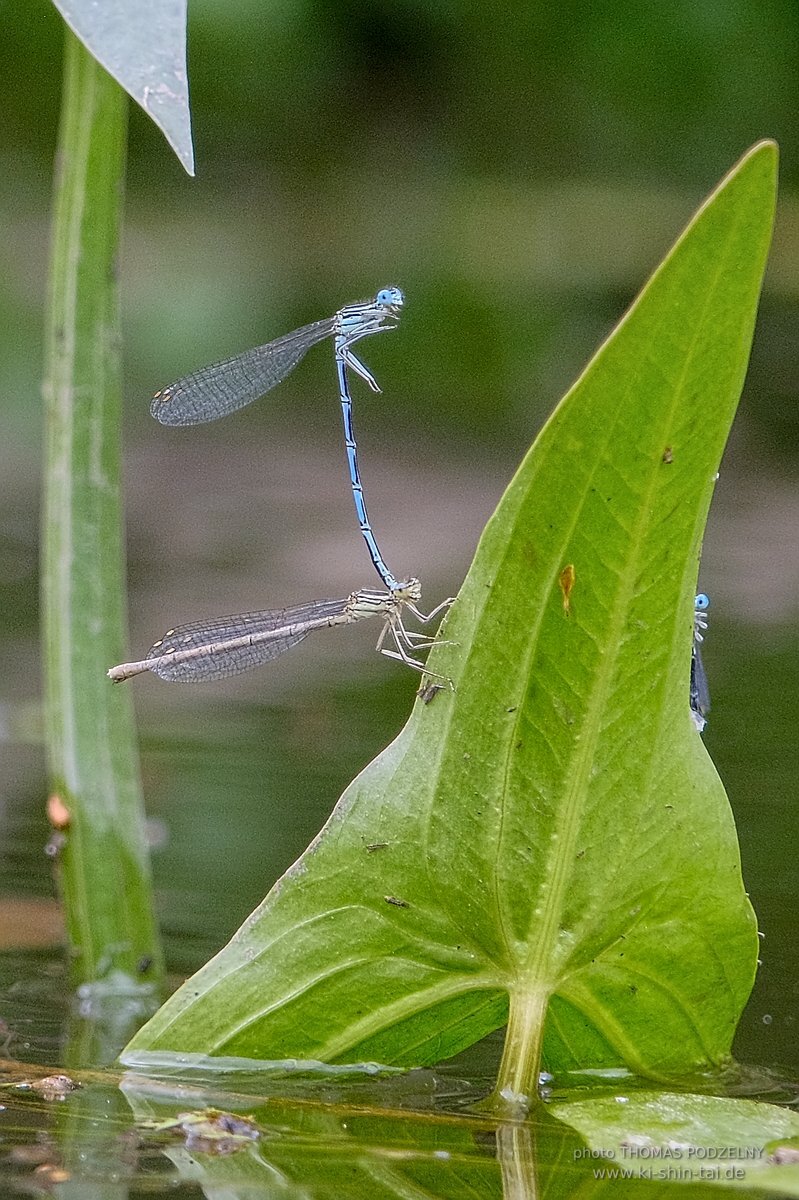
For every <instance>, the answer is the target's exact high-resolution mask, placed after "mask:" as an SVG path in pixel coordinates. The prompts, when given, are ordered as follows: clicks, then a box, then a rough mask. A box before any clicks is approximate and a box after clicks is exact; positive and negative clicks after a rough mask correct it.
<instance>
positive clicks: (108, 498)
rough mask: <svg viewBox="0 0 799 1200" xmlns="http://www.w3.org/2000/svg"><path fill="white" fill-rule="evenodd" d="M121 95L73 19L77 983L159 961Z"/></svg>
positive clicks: (67, 890) (52, 348)
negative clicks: (140, 669) (126, 443)
mask: <svg viewBox="0 0 799 1200" xmlns="http://www.w3.org/2000/svg"><path fill="white" fill-rule="evenodd" d="M126 125H127V101H126V98H125V95H124V93H123V92H122V90H121V89H120V88H119V87H118V86H117V84H116V83H114V82H113V80H112V79H111V78H110V77H109V76H108V75H107V74H106V72H105V71H104V70H103V69H102V67H100V66H99V65H98V64H97V62H96V61H95V60H94V59H93V58H92V57H91V56H90V55H89V54H88V52H87V51H86V50H85V49H84V48H83V46H82V45H81V43H80V42H79V41H78V40H77V38H75V37H74V36H73V34H72V33H71V32H69V31H68V30H67V31H66V46H65V69H64V94H63V108H62V114H61V124H60V129H59V137H58V152H57V159H56V164H57V165H56V181H55V194H54V215H53V228H52V245H51V258H50V286H49V297H48V311H47V319H46V320H47V339H46V342H47V350H46V353H47V364H46V375H45V385H44V394H45V408H46V417H45V424H46V434H45V465H44V501H43V513H42V520H43V527H42V556H43V563H42V609H43V622H44V633H43V643H44V680H45V694H46V714H47V718H46V725H47V748H48V758H49V772H50V783H51V790H52V793H53V794H54V796H55V797H57V799H58V800H59V801H60V802H61V804H62V805H63V806H65V808H66V810H67V814H68V816H67V828H66V841H65V845H64V848H63V852H62V855H61V859H60V886H61V891H62V896H63V900H64V905H65V910H66V920H67V927H68V934H69V939H70V943H71V948H72V952H73V958H74V976H75V978H76V980H77V981H79V982H93V983H100V982H104V983H105V984H106V985H107V986H109V987H114V986H121V987H129V986H130V985H138V984H149V985H151V984H152V983H154V982H156V981H158V980H159V979H160V977H161V973H162V959H161V951H160V946H159V941H158V932H157V927H156V924H155V917H154V911H153V898H152V884H151V879H150V870H149V862H148V854H147V848H146V843H145V837H144V812H143V805H142V798H141V785H140V780H139V767H138V757H137V750H136V739H135V728H134V721H133V711H132V707H131V700H130V695H129V693H127V692H126V691H125V690H124V689H122V688H118V689H117V688H114V687H113V685H112V684H111V683H110V681H109V680H108V679H107V678H106V670H107V668H108V666H109V665H110V664H111V663H114V662H117V661H118V660H119V658H120V655H121V654H122V650H123V642H124V640H125V629H126V610H125V593H124V554H123V546H122V510H121V500H120V481H119V476H120V414H121V354H120V332H119V303H118V293H117V282H116V275H117V249H118V243H119V229H120V221H121V213H122V197H123V189H124V168H125V150H126Z"/></svg>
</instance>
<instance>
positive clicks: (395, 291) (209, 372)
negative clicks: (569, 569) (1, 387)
mask: <svg viewBox="0 0 799 1200" xmlns="http://www.w3.org/2000/svg"><path fill="white" fill-rule="evenodd" d="M403 304H404V296H403V294H402V292H401V291H400V289H399V288H397V287H386V288H382V289H381V290H380V291H379V292H378V293H377V295H376V296H375V297H374V299H373V300H368V301H365V302H363V303H357V304H349V305H345V307H344V308H342V309H340V310H339V311H338V312H337V313H335V314H334V315H333V316H332V317H326V318H324V319H323V320H320V321H314V322H312V323H311V324H310V325H304V326H302V327H301V328H300V329H296V330H294V331H293V332H292V333H287V334H284V335H283V336H282V337H279V338H276V339H275V340H274V341H272V342H269V343H267V344H266V345H264V346H257V347H255V349H253V350H247V351H245V352H244V353H243V354H238V355H235V356H234V357H233V358H228V359H224V360H223V361H221V362H217V363H212V364H211V365H210V366H207V367H202V368H200V369H199V370H197V371H194V372H192V373H191V374H189V375H185V376H183V378H181V379H179V380H178V381H177V382H176V383H173V384H170V385H169V386H168V387H166V388H163V389H162V390H161V391H159V392H157V393H156V394H155V396H154V398H153V401H152V404H151V408H150V411H151V413H152V415H153V416H154V417H156V418H157V420H159V421H160V422H161V423H162V424H164V425H173V426H187V425H198V424H203V423H205V422H207V421H214V420H217V419H219V418H220V417H224V416H227V415H229V414H230V413H233V412H236V411H237V410H238V409H240V408H244V407H245V406H246V405H248V404H251V403H252V402H253V401H254V400H257V399H259V398H260V397H261V396H263V395H265V394H266V393H267V392H269V391H271V389H272V388H274V387H276V386H277V384H279V383H280V382H281V381H282V380H283V379H285V377H286V376H287V375H288V374H289V373H290V372H291V371H292V370H293V369H294V368H295V367H296V366H297V365H298V363H300V362H301V360H302V359H303V357H304V356H305V354H306V353H307V351H308V350H310V348H311V347H312V346H314V345H316V344H317V343H318V342H322V341H324V340H325V339H327V338H332V339H333V343H334V351H335V363H336V371H337V377H338V390H339V401H340V404H341V412H342V419H343V423H344V441H345V447H346V453H347V464H348V467H349V476H350V485H351V488H352V494H353V499H354V501H355V510H356V513H357V516H358V525H359V528H360V531H361V534H362V536H363V538H364V541H365V543H366V546H367V549H368V551H369V556H370V558H371V560H372V564H373V565H374V568H375V570H376V571H377V573H378V575H379V576H380V579H381V581H382V583H383V586H384V588H385V591H371V590H369V589H361V590H359V591H355V592H352V593H351V594H350V595H349V596H347V597H344V598H342V599H338V600H314V601H311V602H309V603H306V604H301V605H298V606H296V607H294V608H287V609H279V610H263V611H260V612H250V613H240V614H237V615H234V616H229V617H216V618H213V619H210V620H207V621H196V622H191V623H189V624H185V625H180V626H176V627H175V628H174V629H170V630H169V631H168V632H167V633H166V634H165V635H164V636H163V637H162V638H160V639H159V640H158V641H157V642H156V643H155V644H154V645H153V646H152V647H151V648H150V650H149V651H148V653H147V655H146V657H145V658H143V659H140V660H138V661H137V662H130V663H121V664H120V665H119V666H117V667H112V668H111V670H110V671H109V672H108V674H109V676H110V677H111V678H112V679H113V680H114V681H121V680H123V679H128V678H130V677H131V676H133V675H138V674H140V673H142V672H144V671H152V672H153V673H154V674H156V675H158V676H159V677H160V678H161V679H165V680H169V681H179V682H190V681H204V680H209V679H221V678H224V677H226V676H229V675H235V674H238V673H239V672H241V671H246V670H248V669H249V668H250V667H254V666H258V665H260V664H262V663H266V662H270V661H272V659H275V658H277V657H278V656H279V655H281V654H283V653H284V652H285V651H286V650H289V649H291V648H292V647H293V646H296V645H297V644H298V643H299V642H301V641H303V639H304V638H306V637H307V636H308V634H310V633H312V632H314V631H315V630H317V629H325V628H331V627H333V626H334V625H351V624H354V623H355V622H357V621H361V620H364V619H366V618H367V617H375V616H377V617H380V618H382V621H383V628H382V630H381V633H380V637H379V640H378V643H377V648H378V649H379V650H381V652H382V653H383V654H386V655H388V656H389V657H392V658H397V659H399V660H400V661H402V662H404V663H406V664H407V665H408V666H411V667H414V668H416V669H417V670H420V671H424V670H425V665H424V663H422V662H420V661H419V660H418V659H417V658H416V657H415V655H416V654H417V653H419V652H421V651H424V650H426V649H429V647H430V646H431V645H432V644H433V642H434V640H435V639H434V638H430V637H428V636H427V635H425V634H420V633H415V632H413V631H411V630H408V629H407V628H406V626H405V623H404V620H403V614H404V613H405V612H406V611H407V612H408V613H410V614H411V615H412V616H413V617H415V618H416V619H417V620H418V621H420V622H421V623H426V622H428V621H431V620H432V619H433V618H434V617H435V616H437V615H438V614H439V613H440V612H442V611H443V610H444V609H445V608H446V607H447V606H448V604H449V603H450V601H444V603H443V604H440V605H438V607H437V608H435V609H434V610H433V611H432V612H431V613H427V614H425V613H423V612H422V611H421V610H420V608H419V602H420V599H421V587H420V584H419V581H418V580H417V579H407V580H405V581H400V579H399V578H398V577H397V576H395V575H394V574H393V572H392V571H391V570H389V568H388V566H387V565H386V562H385V559H384V558H383V555H382V554H381V552H380V549H379V547H378V544H377V540H376V538H375V535H374V532H373V530H372V526H371V523H370V520H369V515H368V511H367V508H366V500H365V497H364V492H363V485H362V483H361V477H360V470H359V465H358V451H357V445H356V441H355V434H354V429H353V420H352V396H351V394H350V388H349V378H348V373H347V372H348V370H352V371H354V372H355V374H356V375H358V376H359V377H360V378H361V379H363V380H364V382H365V383H367V384H368V386H369V387H370V388H371V389H372V391H374V392H379V391H380V388H379V387H378V384H377V382H376V380H375V378H374V376H373V375H372V373H371V372H370V371H369V370H368V368H367V367H366V366H365V365H364V364H363V363H362V362H361V361H360V359H358V358H357V357H356V356H355V354H354V352H353V349H352V348H353V346H354V345H355V344H356V343H357V342H359V341H361V340H362V339H363V338H365V337H369V336H371V335H372V334H374V333H380V332H382V331H383V330H387V329H394V328H396V325H397V322H398V320H399V316H400V312H401V310H402V307H403ZM708 605H709V600H708V597H707V596H706V595H705V594H704V593H700V594H699V595H697V597H696V599H695V602H694V625H693V637H692V646H691V677H690V685H689V709H690V713H691V716H692V718H693V721H694V724H695V726H696V728H697V729H698V730H699V731H700V732H701V731H702V729H704V726H705V722H706V717H707V713H708V712H709V709H710V695H709V691H708V685H707V677H706V675H705V671H704V665H703V663H702V657H701V652H700V644H701V642H702V640H703V636H704V631H705V630H706V628H707V620H706V617H705V613H706V611H707V608H708ZM386 641H388V645H385V644H384V643H385V642H386ZM434 678H436V676H434Z"/></svg>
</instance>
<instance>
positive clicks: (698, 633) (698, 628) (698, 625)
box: [694, 592, 710, 642]
mask: <svg viewBox="0 0 799 1200" xmlns="http://www.w3.org/2000/svg"><path fill="white" fill-rule="evenodd" d="M709 608H710V597H709V596H706V595H705V593H704V592H700V593H699V595H698V596H697V597H696V599H695V600H694V637H695V638H696V640H697V641H698V642H701V641H703V637H702V634H703V633H704V631H705V630H706V629H707V617H706V615H705V614H706V613H707V610H708V609H709Z"/></svg>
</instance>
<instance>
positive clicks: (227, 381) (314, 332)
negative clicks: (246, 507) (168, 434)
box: [150, 317, 336, 425]
mask: <svg viewBox="0 0 799 1200" xmlns="http://www.w3.org/2000/svg"><path fill="white" fill-rule="evenodd" d="M335 321H336V318H335V317H325V318H324V319H323V320H321V321H314V322H312V323H311V324H310V325H303V327H302V328H301V329H295V330H294V332H293V333H287V334H284V335H283V337H279V338H276V339H275V340H274V341H273V342H268V343H267V344H266V345H265V346H256V347H255V349H254V350H245V351H244V353H243V354H236V355H234V357H233V358H225V359H222V361H221V362H215V363H211V364H210V366H207V367H200V368H199V370H197V371H192V372H191V373H190V374H189V375H184V376H183V378H182V379H178V380H177V381H176V382H175V383H170V384H169V385H168V387H165V388H163V389H162V390H161V391H160V392H156V394H155V396H154V397H153V399H152V402H151V404H150V412H151V413H152V415H153V416H154V417H155V419H156V420H157V421H160V422H161V424H162V425H201V424H203V423H204V422H205V421H216V420H218V419H219V418H220V417H226V416H228V415H229V414H230V413H234V412H237V411H238V409H240V408H245V407H246V405H248V404H252V403H253V401H254V400H259V399H260V397H261V396H264V395H266V393H267V392H269V391H271V390H272V388H273V387H277V385H278V384H279V383H281V382H282V381H283V380H284V379H285V378H286V376H287V375H288V374H289V373H290V372H291V371H293V370H294V368H295V367H296V366H297V364H298V363H299V362H301V360H302V359H303V358H304V357H305V355H306V353H307V352H308V351H309V350H310V348H311V346H315V345H316V344H317V342H322V341H324V339H325V338H327V337H331V336H332V335H333V333H334V331H335Z"/></svg>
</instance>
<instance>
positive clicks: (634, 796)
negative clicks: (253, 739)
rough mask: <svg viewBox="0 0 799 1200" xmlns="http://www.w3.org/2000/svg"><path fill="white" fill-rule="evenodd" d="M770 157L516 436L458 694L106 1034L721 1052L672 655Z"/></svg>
mask: <svg viewBox="0 0 799 1200" xmlns="http://www.w3.org/2000/svg"><path fill="white" fill-rule="evenodd" d="M775 166H776V152H775V148H774V147H773V146H772V145H770V144H763V145H760V146H758V147H755V148H754V150H752V151H751V152H750V153H749V154H748V155H747V156H746V157H745V158H744V159H743V160H742V162H741V163H740V164H739V165H738V167H737V168H736V169H735V170H734V171H733V172H732V173H731V174H730V175H729V176H728V177H727V178H726V179H725V180H724V181H723V183H722V184H721V186H720V187H719V189H718V190H717V191H716V192H715V193H714V194H713V196H712V197H711V198H710V200H709V201H708V202H707V203H706V204H705V206H704V207H703V208H702V210H701V211H700V213H699V214H698V216H697V217H696V218H695V219H694V221H693V222H692V224H691V225H690V226H689V228H688V230H687V231H686V233H685V234H684V235H683V236H682V237H681V238H680V240H679V241H678V242H677V244H676V245H675V247H674V249H673V250H672V251H671V253H670V254H669V255H668V257H667V258H666V260H665V261H664V263H663V264H662V266H661V267H660V268H659V269H658V271H657V272H656V273H655V275H654V276H653V278H652V279H651V280H650V282H649V283H648V284H647V286H646V287H645V289H644V291H643V292H642V294H641V296H640V297H639V299H638V300H637V301H636V303H635V304H634V305H633V307H632V309H631V310H630V311H629V313H628V314H627V315H626V317H625V318H624V320H623V321H622V322H621V324H620V325H619V326H618V328H617V329H616V330H615V331H614V333H613V334H612V335H611V337H610V338H609V339H608V341H607V342H606V343H605V345H604V346H603V347H602V348H601V350H600V351H599V353H598V354H597V355H596V357H595V358H594V359H593V361H592V362H591V363H590V365H589V366H588V368H587V370H586V371H585V373H584V374H583V376H582V377H581V378H580V380H579V381H578V382H577V384H576V385H575V387H574V388H573V389H572V390H571V391H570V392H569V394H568V395H567V396H566V397H565V399H564V400H563V402H562V403H561V404H560V405H559V407H558V408H557V410H556V411H555V413H554V414H553V416H552V418H551V419H550V421H549V423H548V424H547V426H546V427H545V429H544V430H543V431H542V433H541V435H540V436H539V438H538V439H537V441H536V443H535V445H534V446H533V448H532V450H531V451H530V453H529V454H528V456H527V457H526V459H525V460H524V462H523V463H522V465H521V467H520V469H519V471H518V473H517V475H516V477H515V478H514V479H513V481H512V482H511V484H510V486H509V488H508V490H507V492H506V494H505V496H504V497H503V499H502V501H501V503H500V505H499V507H498V509H497V511H496V513H495V515H494V516H493V518H492V519H491V521H490V522H489V524H488V526H487V528H486V530H485V533H484V535H483V538H482V540H481V542H480V546H479V548H478V551H477V555H476V557H475V561H474V564H473V566H472V568H471V570H470V572H469V575H468V577H467V579H466V581H465V582H464V585H463V587H462V589H461V592H460V594H459V596H458V599H457V601H456V603H455V605H454V606H453V608H452V611H451V613H450V615H449V617H448V619H447V621H446V623H445V630H444V635H445V637H446V638H447V639H448V640H450V641H451V642H453V643H455V644H453V645H447V646H440V647H437V649H436V650H435V652H434V654H433V656H432V658H431V664H430V665H431V667H432V669H433V670H434V671H437V672H440V673H442V674H445V675H447V676H449V677H451V678H452V680H453V681H454V684H455V691H454V692H452V693H449V692H447V691H441V692H439V693H437V694H436V695H435V697H434V698H433V700H432V701H431V702H430V703H429V704H424V703H422V702H419V703H417V705H416V707H415V709H414V712H413V714H412V716H411V719H410V721H409V722H408V724H407V725H406V727H405V729H404V730H403V732H402V733H401V734H400V736H399V737H398V738H397V739H396V741H395V742H394V743H393V744H392V745H391V746H389V747H388V748H387V749H386V750H385V751H384V753H383V754H381V755H380V756H379V757H378V758H377V759H376V760H375V762H373V763H372V764H371V765H370V766H369V767H367V769H366V770H365V771H364V772H363V773H362V774H361V775H360V776H359V777H358V779H356V780H355V782H354V783H353V784H352V785H351V786H350V788H348V790H347V791H346V793H345V794H344V796H343V797H342V799H341V801H340V802H339V804H338V805H337V807H336V809H335V810H334V812H333V814H332V816H331V818H330V820H329V822H328V824H327V825H326V827H325V829H324V830H323V831H322V833H321V834H320V836H319V838H318V839H317V840H316V841H315V842H314V844H313V845H312V846H311V847H310V848H309V850H308V851H306V853H305V854H304V855H303V857H302V858H301V859H300V860H299V862H298V863H297V864H295V866H294V867H293V868H292V869H291V870H290V871H289V872H288V873H287V874H286V875H285V876H284V878H283V879H282V880H281V881H280V882H279V883H278V884H277V885H276V886H275V888H273V890H272V892H271V893H270V894H269V896H268V897H267V898H266V900H265V901H264V903H263V905H262V906H261V907H260V908H259V909H258V910H257V911H256V912H255V913H254V914H253V915H252V916H251V917H250V918H249V920H248V921H247V922H245V924H244V925H243V926H242V928H241V929H240V930H239V932H238V933H237V934H236V935H235V936H234V938H233V939H232V941H231V942H230V943H229V945H228V946H227V947H225V949H224V950H223V951H222V952H221V953H220V954H219V955H217V957H216V958H215V959H213V960H212V962H211V963H209V964H208V965H207V966H206V967H205V968H204V969H203V970H201V971H200V972H198V974H197V975H195V976H194V977H193V978H192V979H191V980H189V981H188V982H187V983H186V984H185V985H184V986H183V987H182V988H181V989H180V991H178V992H177V993H176V995H175V996H173V997H172V999H171V1000H170V1001H169V1002H168V1003H167V1004H166V1005H165V1006H164V1007H163V1008H162V1009H161V1011H160V1012H159V1013H158V1014H157V1015H156V1016H155V1017H154V1018H153V1020H151V1021H150V1023H149V1024H148V1025H146V1026H145V1027H144V1029H143V1030H142V1031H141V1032H140V1033H139V1034H138V1035H137V1036H136V1037H135V1038H134V1040H133V1041H132V1042H131V1044H130V1046H129V1047H128V1049H127V1051H126V1055H125V1059H126V1061H128V1062H135V1061H136V1056H137V1053H138V1052H140V1051H146V1050H159V1051H162V1050H176V1051H201V1052H207V1053H212V1054H213V1053H216V1054H225V1055H238V1056H244V1057H252V1058H259V1057H263V1058H284V1057H291V1056H297V1057H302V1058H306V1057H307V1058H316V1059H321V1060H324V1061H340V1062H341V1061H359V1060H360V1061H362V1060H365V1059H369V1058H373V1059H376V1060H379V1061H382V1062H385V1063H394V1064H401V1065H404V1064H410V1063H417V1064H419V1063H430V1062H433V1061H436V1060H440V1059H441V1058H444V1057H446V1056H448V1055H451V1054H453V1053H455V1052H456V1051H458V1050H459V1049H461V1048H462V1047H464V1046H466V1045H468V1044H470V1043H472V1042H473V1041H475V1040H476V1039H478V1038H480V1037H481V1036H483V1035H484V1034H486V1033H488V1032H489V1031H490V1030H492V1029H495V1028H496V1027H497V1026H499V1025H500V1024H502V1023H503V1022H504V1021H505V1020H506V1018H507V1014H508V1003H509V1000H510V1014H511V1030H512V1031H513V1036H514V1037H516V1038H518V1039H519V1040H520V1044H522V1043H523V1044H524V1047H525V1048H524V1049H523V1050H520V1051H519V1054H520V1057H521V1058H523V1059H529V1062H528V1063H527V1064H526V1066H525V1067H524V1070H525V1071H526V1072H527V1076H528V1077H527V1078H526V1083H527V1084H528V1085H529V1084H530V1082H531V1080H530V1078H529V1075H530V1071H531V1070H532V1066H531V1064H533V1063H536V1064H537V1049H536V1045H535V1043H536V1034H535V1027H536V1024H537V1023H540V1017H541V1014H543V1013H544V1012H547V1019H546V1036H545V1039H544V1060H545V1064H546V1065H547V1066H548V1068H549V1069H550V1070H560V1069H568V1068H571V1067H573V1066H575V1065H577V1066H580V1067H581V1068H585V1067H588V1066H597V1067H600V1066H608V1065H613V1064H619V1063H622V1064H625V1065H627V1066H628V1067H630V1068H631V1069H632V1070H635V1071H639V1072H642V1073H648V1074H654V1075H668V1074H670V1073H675V1072H683V1071H687V1070H691V1069H695V1068H697V1067H702V1068H704V1067H707V1066H709V1065H713V1064H718V1063H719V1062H722V1061H723V1060H724V1059H725V1057H726V1056H727V1055H728V1053H729V1047H730V1041H731V1038H732V1034H733V1031H734V1029H735V1025H736V1022H737V1019H738V1016H739V1014H740V1011H741V1008H742V1006H743V1004H744V1002H745V1000H746V998H747V995H748V993H749V990H750V987H751V983H752V978H753V973H754V968H755V959H756V953H757V946H756V933H755V923H754V918H753V914H752V912H751V909H750V907H749V905H748V902H747V900H746V896H745V894H744V891H743V887H742V882H741V874H740V864H739V855H738V847H737V842H736V837H735V829H734V825H733V821H732V816H731V813H730V811H729V807H728V804H727V801H726V797H725V795H724V791H723V788H722V786H721V783H720V781H719V780H718V778H717V776H716V773H715V771H714V769H713V766H712V763H711V762H710V760H709V758H708V756H707V754H706V752H705V750H704V747H703V745H702V742H701V739H700V737H699V735H698V734H697V733H696V731H695V729H694V727H693V724H692V721H691V719H690V716H689V711H688V674H689V662H690V650H691V630H692V613H693V595H694V591H695V588H696V578H697V563H698V556H699V551H700V546H701V539H702V532H703V529H704V524H705V519H706V515H707V510H708V506H709V503H710V498H711V495H712V491H713V486H714V480H715V476H716V472H717V470H718V466H719V462H720V459H721V454H722V450H723V447H724V443H725V440H726V437H727V433H728V431H729V427H730V424H731V422H732V418H733V414H734V411H735V407H736V404H737V401H738V397H739V394H740V390H741V385H742V382H743V377H744V373H745V369H746V363H747V358H748V354H749V347H750V341H751V335H752V328H753V323H754V317H755V311H756V305H757V298H758V294H759V288H760V282H761V278H762V272H763V268H764V263H765V257H766V252H767V247H768V241H769V236H770V230H771V222H772V216H773V206H774V187H775ZM567 567H571V568H573V575H574V583H573V587H572V589H571V592H570V595H569V597H568V603H567V602H566V598H565V597H564V580H565V579H566V578H567V576H564V574H563V572H564V569H565V568H567ZM567 590H568V589H567ZM378 843H379V844H382V848H377V849H370V847H373V846H375V844H378ZM393 901H400V902H401V903H400V904H397V903H394V902H393Z"/></svg>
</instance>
